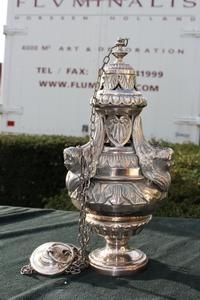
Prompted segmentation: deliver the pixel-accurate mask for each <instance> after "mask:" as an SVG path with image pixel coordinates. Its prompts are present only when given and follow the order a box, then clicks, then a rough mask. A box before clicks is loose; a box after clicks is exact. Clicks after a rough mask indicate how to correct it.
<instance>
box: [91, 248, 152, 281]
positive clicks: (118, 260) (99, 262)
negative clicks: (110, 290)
mask: <svg viewBox="0 0 200 300" xmlns="http://www.w3.org/2000/svg"><path fill="white" fill-rule="evenodd" d="M89 262H90V265H91V266H92V267H93V268H95V269H96V270H97V271H98V272H99V273H102V274H105V275H111V276H127V275H132V274H133V273H135V272H138V271H139V270H141V269H143V268H144V267H145V266H146V264H147V263H148V258H147V256H146V254H145V253H143V252H142V251H140V250H137V249H134V250H129V249H123V250H120V251H117V252H116V251H114V250H112V249H108V247H105V248H102V249H96V250H94V251H92V252H91V253H90V255H89Z"/></svg>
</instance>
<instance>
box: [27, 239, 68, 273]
mask: <svg viewBox="0 0 200 300" xmlns="http://www.w3.org/2000/svg"><path fill="white" fill-rule="evenodd" d="M55 245H56V247H57V250H60V251H63V250H64V251H69V245H67V244H64V243H59V242H58V243H57V242H56V243H55V242H48V243H45V244H42V245H40V246H39V247H37V248H36V249H35V250H34V251H33V253H32V254H31V257H30V264H31V267H32V268H33V269H34V270H35V271H36V272H38V273H39V274H42V275H49V276H51V275H52V276H53V275H57V274H62V273H64V272H65V270H66V268H67V267H68V266H69V265H70V264H71V262H72V260H73V257H71V258H70V257H66V261H65V263H63V259H62V262H61V263H60V262H58V261H55V260H53V259H51V257H50V256H49V255H48V251H49V250H50V249H52V248H53V247H55Z"/></svg>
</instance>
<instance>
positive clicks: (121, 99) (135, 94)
mask: <svg viewBox="0 0 200 300" xmlns="http://www.w3.org/2000/svg"><path fill="white" fill-rule="evenodd" d="M112 54H113V56H114V57H115V58H116V60H115V61H114V62H113V63H110V64H107V65H106V66H105V67H104V69H103V74H102V76H101V82H100V87H99V91H98V92H97V97H96V98H95V99H93V104H94V106H95V107H99V108H104V107H106V108H107V107H110V108H112V107H113V106H117V107H119V108H123V107H128V108H131V110H134V109H142V108H143V107H144V106H146V105H147V101H146V99H145V98H144V97H143V96H142V94H141V92H140V91H138V89H137V85H136V72H135V70H134V69H133V68H132V67H131V66H130V65H129V64H127V63H124V61H123V58H124V57H125V56H126V55H127V54H128V50H127V48H126V43H125V39H118V41H117V43H116V45H115V47H114V48H113V50H112Z"/></svg>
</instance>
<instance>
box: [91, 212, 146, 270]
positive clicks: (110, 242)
mask: <svg viewBox="0 0 200 300" xmlns="http://www.w3.org/2000/svg"><path fill="white" fill-rule="evenodd" d="M150 220H151V216H144V217H111V216H110V217H109V216H100V215H95V214H93V213H89V214H87V216H86V221H87V222H88V223H89V224H90V225H91V227H92V230H93V231H94V232H96V233H97V234H98V235H100V236H103V237H104V238H105V240H106V246H105V247H104V248H101V249H96V250H94V251H92V252H91V253H90V254H89V262H90V265H91V266H92V267H93V268H95V269H96V270H97V271H98V272H100V273H103V274H106V275H111V276H125V275H131V274H133V273H135V272H138V271H139V270H141V269H143V268H144V267H145V266H146V264H147V263H148V258H147V256H146V254H145V253H143V252H142V251H141V250H137V249H131V248H130V247H129V246H128V240H129V239H130V237H131V236H132V235H135V234H137V233H139V232H140V231H141V230H142V228H143V227H144V225H145V224H146V223H148V222H149V221H150Z"/></svg>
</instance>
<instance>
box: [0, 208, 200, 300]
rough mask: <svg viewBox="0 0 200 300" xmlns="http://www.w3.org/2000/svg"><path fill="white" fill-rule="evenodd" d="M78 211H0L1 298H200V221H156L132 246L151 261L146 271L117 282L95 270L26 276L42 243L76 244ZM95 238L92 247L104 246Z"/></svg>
mask: <svg viewBox="0 0 200 300" xmlns="http://www.w3.org/2000/svg"><path fill="white" fill-rule="evenodd" d="M77 232H78V214H77V213H76V212H64V211H54V210H47V209H43V210H41V209H30V208H16V207H5V206H1V207H0V299H1V300H5V299H6V300H7V299H34V300H40V299H41V300H45V299H48V300H57V299H58V300H59V299H71V300H73V299H80V300H90V299H91V300H95V299H98V300H99V299H102V300H106V299H109V300H111V299H114V300H122V299H124V300H129V299H134V300H135V299H145V300H146V299H170V300H171V299H181V300H187V299H191V300H194V299H200V239H199V238H200V221H199V220H198V219H175V218H155V217H154V218H153V220H152V221H151V222H150V223H149V224H148V225H146V227H145V229H144V230H143V231H142V232H141V233H140V234H139V235H137V236H135V237H133V238H132V240H131V243H132V244H134V245H135V246H136V247H137V248H139V249H141V250H143V251H144V252H145V253H146V254H147V255H148V256H149V257H150V262H149V264H148V267H147V269H145V270H144V271H142V272H140V273H138V274H135V275H132V276H129V277H119V278H113V277H109V276H104V275H101V274H98V273H96V272H95V271H94V270H92V269H88V270H87V271H84V272H82V273H81V274H80V275H73V276H69V275H60V276H57V277H53V278H52V277H44V276H41V275H38V274H34V275H33V276H31V277H29V276H22V275H20V273H19V271H20V268H21V267H22V266H23V265H24V264H27V263H28V257H29V256H30V254H31V252H32V251H33V250H34V249H35V248H36V247H37V246H39V245H40V244H42V243H46V242H50V241H59V242H69V243H76V241H77ZM103 243H104V242H103V240H102V239H101V238H98V237H97V236H93V237H92V240H91V243H90V248H91V249H94V248H95V247H97V246H98V247H99V246H101V245H103Z"/></svg>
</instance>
